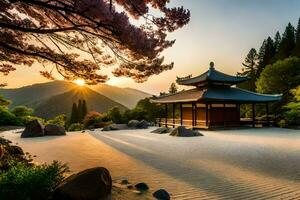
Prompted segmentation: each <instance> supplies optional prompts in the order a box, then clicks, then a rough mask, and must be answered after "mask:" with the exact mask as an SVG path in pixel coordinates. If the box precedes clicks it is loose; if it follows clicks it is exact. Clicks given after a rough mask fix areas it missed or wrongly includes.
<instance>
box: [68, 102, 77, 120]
mask: <svg viewBox="0 0 300 200" xmlns="http://www.w3.org/2000/svg"><path fill="white" fill-rule="evenodd" d="M76 122H78V108H77V104H76V103H73V105H72V111H71V117H70V124H73V123H76Z"/></svg>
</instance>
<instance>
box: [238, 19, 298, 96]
mask: <svg viewBox="0 0 300 200" xmlns="http://www.w3.org/2000/svg"><path fill="white" fill-rule="evenodd" d="M291 56H295V57H300V18H299V21H298V25H297V28H295V27H294V26H293V25H292V24H291V23H288V25H287V26H286V28H285V31H284V33H283V34H282V35H281V34H280V32H279V31H277V33H276V34H275V36H274V38H272V37H270V36H269V37H268V38H267V39H265V40H264V41H263V43H262V45H261V47H260V48H259V51H257V50H256V49H255V48H251V49H250V51H249V53H248V54H247V56H246V58H245V61H244V63H242V65H243V68H242V71H241V72H239V73H238V75H239V76H248V77H249V78H250V81H248V82H245V83H241V84H239V85H238V86H239V87H240V88H244V89H247V90H251V91H256V88H257V87H256V84H255V83H256V81H257V80H258V79H259V77H260V75H261V73H262V71H263V70H264V69H265V67H266V66H267V65H270V64H274V63H275V62H276V61H279V60H284V59H286V58H288V57H291Z"/></svg>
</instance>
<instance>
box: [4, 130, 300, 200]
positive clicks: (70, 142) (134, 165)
mask: <svg viewBox="0 0 300 200" xmlns="http://www.w3.org/2000/svg"><path fill="white" fill-rule="evenodd" d="M153 129H154V127H152V128H149V129H143V130H121V131H109V132H102V131H100V130H95V131H85V132H84V133H82V132H72V133H67V136H52V137H48V136H46V137H40V138H22V139H21V138H20V133H18V132H19V131H20V130H13V131H6V132H2V133H0V135H1V136H4V137H5V138H7V139H9V140H11V141H13V143H18V145H19V146H21V147H22V148H23V149H24V151H25V152H29V153H30V154H32V155H36V157H34V160H35V161H36V162H39V163H43V162H51V161H52V160H59V161H61V162H65V163H68V165H69V167H70V169H71V172H78V171H80V170H84V169H86V168H90V167H95V166H104V167H106V168H108V169H109V170H110V172H111V175H112V177H113V179H114V180H118V179H124V178H126V179H128V180H129V181H130V182H133V183H135V182H145V183H147V184H148V185H149V186H150V190H151V191H155V190H156V189H159V188H164V189H166V190H167V191H168V192H169V193H170V194H171V198H172V199H300V131H299V130H291V129H280V128H256V129H241V130H223V131H220V130H218V131H201V133H203V134H204V137H190V138H183V137H172V136H169V135H168V134H154V133H150V131H151V130H153ZM149 196H150V195H149Z"/></svg>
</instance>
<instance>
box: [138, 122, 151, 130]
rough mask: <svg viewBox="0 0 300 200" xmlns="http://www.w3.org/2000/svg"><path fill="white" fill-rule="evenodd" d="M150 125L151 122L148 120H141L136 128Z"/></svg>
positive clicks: (145, 127) (144, 127)
mask: <svg viewBox="0 0 300 200" xmlns="http://www.w3.org/2000/svg"><path fill="white" fill-rule="evenodd" d="M148 127H149V122H147V121H146V120H141V121H140V122H139V123H138V124H137V126H136V128H138V129H147V128H148Z"/></svg>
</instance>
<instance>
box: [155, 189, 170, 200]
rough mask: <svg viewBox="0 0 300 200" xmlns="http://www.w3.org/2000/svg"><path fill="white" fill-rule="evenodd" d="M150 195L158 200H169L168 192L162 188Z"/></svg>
mask: <svg viewBox="0 0 300 200" xmlns="http://www.w3.org/2000/svg"><path fill="white" fill-rule="evenodd" d="M152 195H153V196H154V197H155V198H156V199H158V200H170V195H169V193H168V192H167V191H166V190H164V189H159V190H156V191H155V192H154V193H153V194H152Z"/></svg>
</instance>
